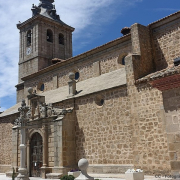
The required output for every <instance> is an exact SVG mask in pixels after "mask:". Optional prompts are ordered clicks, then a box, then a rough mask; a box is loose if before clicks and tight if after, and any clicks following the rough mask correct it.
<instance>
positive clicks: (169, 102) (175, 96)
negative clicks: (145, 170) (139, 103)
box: [163, 88, 180, 175]
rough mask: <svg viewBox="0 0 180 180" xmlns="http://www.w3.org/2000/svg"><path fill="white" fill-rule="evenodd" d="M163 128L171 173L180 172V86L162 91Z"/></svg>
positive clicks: (176, 173)
mask: <svg viewBox="0 0 180 180" xmlns="http://www.w3.org/2000/svg"><path fill="white" fill-rule="evenodd" d="M163 100H164V110H165V129H166V132H167V138H168V150H169V157H170V164H171V169H172V173H173V175H178V174H179V173H180V171H179V168H180V126H179V124H180V103H179V100H180V88H176V89H172V90H168V91H164V92H163Z"/></svg>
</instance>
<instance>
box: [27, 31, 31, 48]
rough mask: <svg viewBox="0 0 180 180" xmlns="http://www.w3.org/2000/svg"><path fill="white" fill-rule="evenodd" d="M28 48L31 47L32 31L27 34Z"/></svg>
mask: <svg viewBox="0 0 180 180" xmlns="http://www.w3.org/2000/svg"><path fill="white" fill-rule="evenodd" d="M27 46H31V30H29V31H28V32H27Z"/></svg>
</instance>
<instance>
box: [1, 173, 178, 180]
mask: <svg viewBox="0 0 180 180" xmlns="http://www.w3.org/2000/svg"><path fill="white" fill-rule="evenodd" d="M89 175H90V176H93V177H95V179H100V180H125V175H124V174H114V175H109V174H89ZM107 176H108V177H109V178H107ZM0 180H12V178H8V177H6V175H5V174H0ZM30 180H43V179H42V178H34V177H30ZM46 180H50V179H46ZM51 180H52V179H51ZM54 180H59V179H54ZM145 180H170V179H169V178H164V177H161V178H155V177H154V176H145ZM177 180H178V179H177Z"/></svg>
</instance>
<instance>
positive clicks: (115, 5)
mask: <svg viewBox="0 0 180 180" xmlns="http://www.w3.org/2000/svg"><path fill="white" fill-rule="evenodd" d="M33 3H34V4H35V5H38V3H39V0H28V1H24V0H16V1H14V0H7V1H2V2H0V17H1V23H0V34H1V41H0V106H1V109H0V111H4V110H5V109H7V108H9V107H11V106H12V105H14V104H15V103H16V89H15V87H14V86H15V85H16V84H17V79H18V58H19V32H18V30H17V28H16V24H17V23H18V21H21V22H23V21H25V20H26V19H28V18H30V17H31V7H32V4H33ZM55 5H56V10H57V13H58V14H59V15H60V18H61V20H63V21H64V22H65V23H67V24H68V25H71V26H73V27H74V28H75V29H76V30H75V32H74V33H73V55H78V54H81V53H83V52H85V51H88V50H90V49H92V48H95V47H97V46H100V45H102V44H104V43H107V42H109V41H112V40H114V39H116V38H118V37H120V36H122V35H121V33H120V31H121V29H122V28H123V27H125V26H128V27H130V26H131V25H132V24H134V23H140V24H143V25H148V24H150V23H152V22H154V21H156V20H159V19H161V18H163V17H165V16H168V15H170V14H172V13H174V12H176V11H179V10H180V9H179V7H180V2H179V0H172V1H170V0H156V1H155V0H154V1H153V0H128V1H127V0H66V1H64V0H57V2H55Z"/></svg>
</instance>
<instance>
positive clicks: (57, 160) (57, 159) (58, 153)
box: [53, 118, 64, 173]
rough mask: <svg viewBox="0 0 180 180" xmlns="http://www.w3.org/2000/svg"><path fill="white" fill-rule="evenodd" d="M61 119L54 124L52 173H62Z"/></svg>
mask: <svg viewBox="0 0 180 180" xmlns="http://www.w3.org/2000/svg"><path fill="white" fill-rule="evenodd" d="M62 119H63V118H62ZM62 119H59V120H57V121H55V122H54V168H53V172H54V173H57V172H60V173H63V172H64V168H63V149H62Z"/></svg>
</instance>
